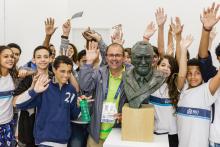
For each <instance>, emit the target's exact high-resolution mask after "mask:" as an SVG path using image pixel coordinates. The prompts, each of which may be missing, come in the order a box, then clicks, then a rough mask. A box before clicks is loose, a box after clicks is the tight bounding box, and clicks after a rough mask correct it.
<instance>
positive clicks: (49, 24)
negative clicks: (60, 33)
mask: <svg viewBox="0 0 220 147" xmlns="http://www.w3.org/2000/svg"><path fill="white" fill-rule="evenodd" d="M44 24H45V33H46V35H48V36H52V35H53V33H54V32H55V31H56V29H57V28H54V19H53V18H47V20H45V21H44Z"/></svg>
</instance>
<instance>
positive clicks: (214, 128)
mask: <svg viewBox="0 0 220 147" xmlns="http://www.w3.org/2000/svg"><path fill="white" fill-rule="evenodd" d="M217 97H218V99H217V100H216V102H215V116H214V122H213V123H212V124H211V127H210V137H209V139H210V141H211V142H214V143H218V144H220V98H219V97H220V94H218V96H217Z"/></svg>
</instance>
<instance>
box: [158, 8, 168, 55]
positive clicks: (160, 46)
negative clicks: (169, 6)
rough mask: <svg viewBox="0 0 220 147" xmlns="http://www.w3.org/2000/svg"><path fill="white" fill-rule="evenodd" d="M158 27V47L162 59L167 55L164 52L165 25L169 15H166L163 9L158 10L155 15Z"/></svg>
mask: <svg viewBox="0 0 220 147" xmlns="http://www.w3.org/2000/svg"><path fill="white" fill-rule="evenodd" d="M155 17H156V21H157V25H158V38H157V47H158V52H159V55H160V57H162V56H163V55H164V54H165V51H164V24H165V22H166V20H167V15H166V14H165V13H164V9H163V8H158V9H157V11H156V13H155Z"/></svg>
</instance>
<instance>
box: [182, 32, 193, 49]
mask: <svg viewBox="0 0 220 147" xmlns="http://www.w3.org/2000/svg"><path fill="white" fill-rule="evenodd" d="M192 42H193V37H192V35H187V36H186V38H182V40H181V41H180V46H181V49H182V50H187V49H188V48H189V46H190V45H191V44H192Z"/></svg>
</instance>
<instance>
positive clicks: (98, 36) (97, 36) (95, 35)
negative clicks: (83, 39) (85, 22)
mask: <svg viewBox="0 0 220 147" xmlns="http://www.w3.org/2000/svg"><path fill="white" fill-rule="evenodd" d="M85 34H86V35H87V36H90V37H91V38H93V39H95V40H96V41H97V42H100V41H101V40H102V36H101V35H100V34H99V33H97V32H85Z"/></svg>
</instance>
